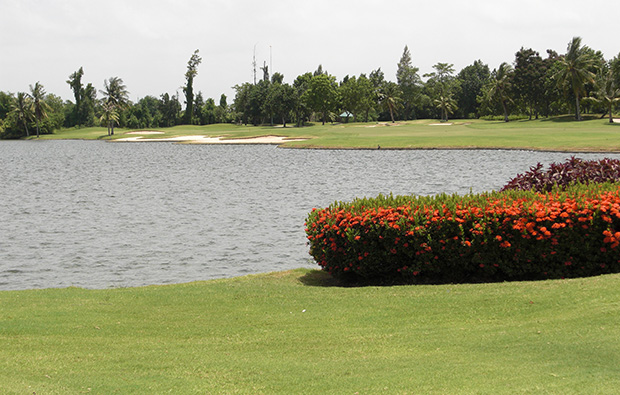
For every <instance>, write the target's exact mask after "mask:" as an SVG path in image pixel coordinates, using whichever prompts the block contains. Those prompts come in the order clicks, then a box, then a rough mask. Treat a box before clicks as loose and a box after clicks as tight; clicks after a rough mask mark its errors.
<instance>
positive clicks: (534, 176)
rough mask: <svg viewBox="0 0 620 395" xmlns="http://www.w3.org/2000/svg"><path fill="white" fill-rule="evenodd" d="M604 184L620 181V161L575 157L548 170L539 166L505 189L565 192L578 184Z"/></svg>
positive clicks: (555, 164)
mask: <svg viewBox="0 0 620 395" xmlns="http://www.w3.org/2000/svg"><path fill="white" fill-rule="evenodd" d="M604 182H620V160H618V159H608V158H605V159H601V160H583V159H580V158H576V157H574V156H573V157H571V158H570V159H569V160H567V161H566V162H564V163H552V164H551V165H550V166H549V169H548V170H544V169H543V165H542V164H541V163H538V164H537V165H536V166H533V167H530V171H528V172H526V173H525V174H518V175H517V176H516V177H515V178H513V179H512V180H510V181H509V182H508V183H507V184H506V185H504V187H503V188H502V189H501V190H502V191H506V190H511V189H514V190H521V191H529V190H534V191H536V192H550V191H551V190H552V189H553V188H554V187H555V186H557V187H558V188H560V189H565V188H566V187H568V186H569V185H571V184H574V183H581V184H590V183H604Z"/></svg>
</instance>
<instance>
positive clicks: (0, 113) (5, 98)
mask: <svg viewBox="0 0 620 395" xmlns="http://www.w3.org/2000/svg"><path fill="white" fill-rule="evenodd" d="M12 104H13V95H11V94H10V93H6V92H2V91H0V119H4V118H6V116H7V115H8V113H9V112H11V108H12Z"/></svg>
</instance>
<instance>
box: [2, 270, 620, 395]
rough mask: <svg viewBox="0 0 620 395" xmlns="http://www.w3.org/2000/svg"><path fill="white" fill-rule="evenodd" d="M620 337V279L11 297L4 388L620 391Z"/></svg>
mask: <svg viewBox="0 0 620 395" xmlns="http://www.w3.org/2000/svg"><path fill="white" fill-rule="evenodd" d="M618 339H620V275H606V276H601V277H593V278H585V279H571V280H556V281H544V282H513V283H499V284H462V285H439V286H432V285H428V286H398V287H363V288H342V287H337V286H333V284H332V282H331V280H330V278H329V276H327V275H326V274H324V273H322V272H318V271H311V270H307V269H299V270H294V271H289V272H281V273H271V274H264V275H255V276H247V277H239V278H232V279H225V280H215V281H207V282H197V283H189V284H180V285H169V286H149V287H143V288H121V289H108V290H84V289H77V288H66V289H49V290H28V291H4V292H0V393H3V394H4V393H16V394H33V393H36V394H50V393H63V394H64V393H101V394H112V393H119V394H127V393H140V394H144V393H175V394H179V393H180V394H184V393H186V394H195V393H243V394H260V393H266V394H268V393H282V394H292V393H306V394H313V393H316V394H325V393H338V394H341V393H342V394H355V393H359V394H375V393H396V394H405V393H409V394H411V393H416V394H417V393H424V394H426V393H436V394H443V393H445V394H473V393H489V394H491V393H492V394H498V393H499V394H501V393H510V394H513V393H531V394H544V393H553V394H571V393H588V394H594V393H596V394H605V393H608V394H612V393H617V391H618V388H620V342H619V341H618Z"/></svg>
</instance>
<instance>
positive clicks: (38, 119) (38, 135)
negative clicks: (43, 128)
mask: <svg viewBox="0 0 620 395" xmlns="http://www.w3.org/2000/svg"><path fill="white" fill-rule="evenodd" d="M37 138H39V119H38V118H37Z"/></svg>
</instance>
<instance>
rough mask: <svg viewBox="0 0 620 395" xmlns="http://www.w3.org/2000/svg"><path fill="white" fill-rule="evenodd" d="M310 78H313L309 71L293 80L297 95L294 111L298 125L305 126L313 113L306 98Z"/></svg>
mask: <svg viewBox="0 0 620 395" xmlns="http://www.w3.org/2000/svg"><path fill="white" fill-rule="evenodd" d="M310 80H312V73H309V72H308V73H305V74H302V75H299V76H297V78H295V81H293V89H295V96H296V97H297V99H296V100H295V107H294V109H293V112H294V114H295V119H296V121H297V126H298V127H300V126H303V125H304V123H305V121H306V120H307V119H308V118H309V117H310V115H311V113H312V110H311V109H310V107H309V106H308V103H307V102H306V100H305V97H306V96H305V94H306V92H307V91H308V89H309V88H310Z"/></svg>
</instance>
